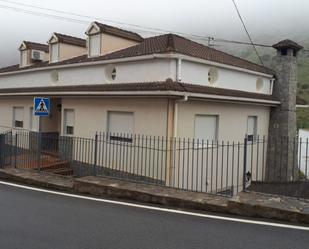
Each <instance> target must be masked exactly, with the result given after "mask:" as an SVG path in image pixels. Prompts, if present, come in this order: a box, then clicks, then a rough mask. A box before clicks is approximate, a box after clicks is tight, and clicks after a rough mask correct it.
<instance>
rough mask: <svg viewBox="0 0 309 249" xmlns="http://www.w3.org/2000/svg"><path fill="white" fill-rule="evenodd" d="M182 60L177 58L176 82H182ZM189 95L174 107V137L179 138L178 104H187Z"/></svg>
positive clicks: (177, 101) (176, 101)
mask: <svg viewBox="0 0 309 249" xmlns="http://www.w3.org/2000/svg"><path fill="white" fill-rule="evenodd" d="M181 66H182V59H181V58H177V63H176V81H177V82H181V72H182V67H181ZM187 101H188V95H186V94H185V95H184V96H183V98H182V99H178V100H175V107H174V124H173V126H174V127H173V133H174V134H173V137H177V126H178V103H180V102H187Z"/></svg>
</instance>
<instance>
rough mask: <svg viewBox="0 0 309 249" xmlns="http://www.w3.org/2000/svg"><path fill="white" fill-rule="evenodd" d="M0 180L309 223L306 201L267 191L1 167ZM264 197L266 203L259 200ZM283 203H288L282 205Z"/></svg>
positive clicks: (100, 195) (72, 191)
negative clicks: (212, 189)
mask: <svg viewBox="0 0 309 249" xmlns="http://www.w3.org/2000/svg"><path fill="white" fill-rule="evenodd" d="M0 179H2V180H6V181H13V182H18V183H23V184H28V185H32V186H38V187H42V188H48V189H54V190H58V191H64V192H70V193H76V194H88V195H93V196H99V197H110V198H118V199H125V200H134V201H138V202H143V203H151V204H159V205H163V206H167V207H173V208H179V209H189V210H200V211H208V212H216V213H223V214H230V215H239V216H245V217H255V218H266V219H276V220H281V221H289V222H297V223H304V224H309V201H308V202H301V201H298V202H297V200H295V199H294V202H291V203H288V202H289V201H291V200H290V199H283V197H280V198H282V200H283V201H282V204H281V203H280V202H278V201H273V200H272V199H280V198H279V197H276V198H274V196H273V195H271V196H270V195H267V194H260V193H241V194H240V195H239V196H238V197H236V198H227V197H222V196H214V195H208V194H203V193H195V192H188V191H182V190H177V189H170V188H165V187H160V186H150V185H145V184H140V183H131V182H125V181H120V180H115V179H108V178H101V177H93V176H89V177H83V178H76V179H72V178H69V177H62V176H56V175H53V174H48V173H44V172H41V173H39V172H33V171H28V170H19V169H5V170H0ZM263 199H265V202H263V201H261V200H263ZM259 201H260V202H259ZM284 202H287V203H288V204H289V205H283V204H284ZM295 203H296V204H299V207H297V208H296V207H295V205H294V204H295ZM300 204H301V205H300Z"/></svg>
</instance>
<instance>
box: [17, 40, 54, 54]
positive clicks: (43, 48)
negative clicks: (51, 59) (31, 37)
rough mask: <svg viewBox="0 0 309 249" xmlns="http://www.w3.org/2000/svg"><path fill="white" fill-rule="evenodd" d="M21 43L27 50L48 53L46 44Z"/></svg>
mask: <svg viewBox="0 0 309 249" xmlns="http://www.w3.org/2000/svg"><path fill="white" fill-rule="evenodd" d="M23 43H24V44H25V45H26V48H27V49H35V50H40V51H44V52H46V53H48V52H49V46H48V45H47V44H41V43H37V42H30V41H24V42H23Z"/></svg>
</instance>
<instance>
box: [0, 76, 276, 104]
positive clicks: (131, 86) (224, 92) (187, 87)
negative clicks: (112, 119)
mask: <svg viewBox="0 0 309 249" xmlns="http://www.w3.org/2000/svg"><path fill="white" fill-rule="evenodd" d="M48 91H53V92H57V95H61V94H62V93H63V92H71V91H72V92H73V91H74V92H81V93H82V92H85V94H86V92H89V91H95V92H96V91H99V92H110V91H116V92H117V91H121V92H132V91H147V92H148V91H155V92H160V91H175V92H186V93H199V94H209V95H220V96H229V97H242V98H249V99H260V100H272V101H278V100H277V99H276V98H275V97H274V96H272V95H267V94H260V93H250V92H244V91H238V90H230V89H223V88H216V87H209V86H202V85H194V84H188V83H180V82H174V81H172V80H170V79H168V80H167V81H164V82H143V83H123V84H121V83H117V84H100V85H99V84H96V85H71V86H48V87H33V88H18V89H16V88H12V89H0V93H16V94H18V93H27V92H28V93H31V92H36V93H38V92H40V93H44V92H48ZM162 95H164V94H163V93H162ZM165 95H166V94H165Z"/></svg>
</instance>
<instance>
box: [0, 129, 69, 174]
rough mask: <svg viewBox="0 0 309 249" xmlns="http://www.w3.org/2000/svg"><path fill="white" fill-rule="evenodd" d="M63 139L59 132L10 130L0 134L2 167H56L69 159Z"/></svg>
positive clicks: (41, 168)
mask: <svg viewBox="0 0 309 249" xmlns="http://www.w3.org/2000/svg"><path fill="white" fill-rule="evenodd" d="M63 140H64V139H61V138H60V137H59V134H58V133H38V132H31V131H10V132H7V133H4V134H0V167H1V168H5V167H6V168H9V167H11V168H19V169H34V170H47V169H55V167H56V166H59V165H60V166H61V165H63V163H64V160H67V161H68V160H69V158H68V155H69V153H66V149H65V148H66V146H67V143H64V142H66V141H63ZM59 149H60V150H62V151H61V152H60V151H59ZM67 161H66V162H67ZM61 163H62V164H61Z"/></svg>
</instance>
